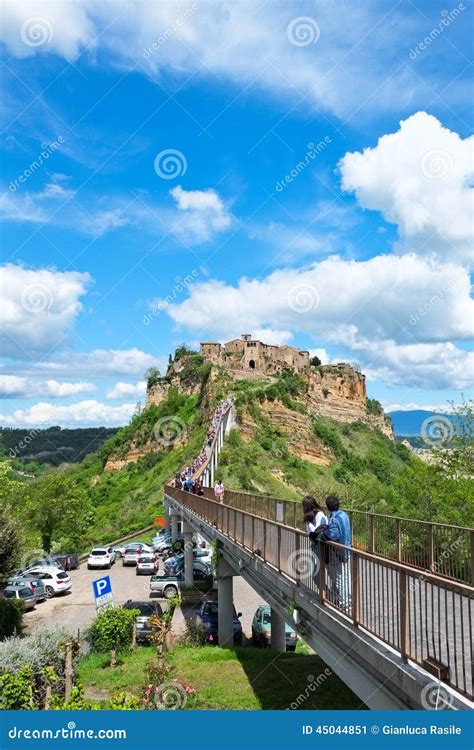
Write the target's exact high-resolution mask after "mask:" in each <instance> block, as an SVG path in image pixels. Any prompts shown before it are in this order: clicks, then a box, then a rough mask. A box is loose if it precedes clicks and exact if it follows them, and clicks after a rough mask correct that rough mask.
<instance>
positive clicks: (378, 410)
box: [367, 398, 383, 416]
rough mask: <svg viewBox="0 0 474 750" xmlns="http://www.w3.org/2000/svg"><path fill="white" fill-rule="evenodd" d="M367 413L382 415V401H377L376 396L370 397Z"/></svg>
mask: <svg viewBox="0 0 474 750" xmlns="http://www.w3.org/2000/svg"><path fill="white" fill-rule="evenodd" d="M367 414H373V415H375V416H380V415H381V414H383V407H382V404H381V403H380V401H377V399H376V398H368V399H367Z"/></svg>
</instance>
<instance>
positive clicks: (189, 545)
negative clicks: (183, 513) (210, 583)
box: [183, 521, 194, 586]
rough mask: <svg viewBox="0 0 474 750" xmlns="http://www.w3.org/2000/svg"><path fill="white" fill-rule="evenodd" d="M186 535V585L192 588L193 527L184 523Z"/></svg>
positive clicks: (184, 533)
mask: <svg viewBox="0 0 474 750" xmlns="http://www.w3.org/2000/svg"><path fill="white" fill-rule="evenodd" d="M183 535H184V585H185V586H192V585H193V582H194V571H193V559H194V555H193V527H192V526H191V525H190V524H189V523H187V522H186V521H183Z"/></svg>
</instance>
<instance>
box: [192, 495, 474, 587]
mask: <svg viewBox="0 0 474 750" xmlns="http://www.w3.org/2000/svg"><path fill="white" fill-rule="evenodd" d="M204 494H205V496H206V497H209V498H212V497H213V494H211V492H210V491H209V489H207V488H204ZM224 503H225V504H226V505H228V506H229V507H234V508H236V509H238V510H242V511H244V510H247V509H250V511H251V512H252V513H253V514H254V515H256V516H258V517H259V518H266V519H267V520H273V521H276V522H278V520H277V518H278V516H277V512H278V511H280V516H281V517H282V518H283V519H284V524H285V526H290V527H292V528H295V529H299V530H302V529H304V519H303V513H302V509H301V506H300V505H298V504H297V503H296V502H295V501H293V500H279V499H277V498H272V497H267V496H264V495H250V494H247V493H243V492H234V491H232V490H226V492H225V496H224ZM243 506H245V507H243ZM347 512H348V514H349V516H350V518H351V531H352V546H353V547H357V548H358V549H362V550H363V549H365V550H366V551H367V552H371V553H372V554H377V555H378V556H379V557H382V558H385V559H387V560H393V561H396V562H403V563H405V564H408V565H410V566H411V567H414V568H417V569H419V570H423V571H426V572H427V573H429V572H436V575H438V576H440V577H443V578H447V579H449V580H456V581H460V582H462V583H471V582H472V583H473V584H474V529H471V528H469V527H463V526H454V525H453V526H451V525H449V524H440V523H435V522H431V521H420V520H418V519H414V518H404V517H402V516H389V515H384V514H381V513H369V512H366V511H360V510H347ZM356 519H360V520H362V521H364V524H365V528H364V527H363V528H362V529H361V528H360V524H359V523H358V521H356ZM364 524H363V526H364Z"/></svg>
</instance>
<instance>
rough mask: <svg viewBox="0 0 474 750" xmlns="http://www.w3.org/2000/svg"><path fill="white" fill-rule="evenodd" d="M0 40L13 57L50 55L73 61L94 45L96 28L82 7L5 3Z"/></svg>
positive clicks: (44, 1)
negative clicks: (88, 46) (0, 37)
mask: <svg viewBox="0 0 474 750" xmlns="http://www.w3.org/2000/svg"><path fill="white" fill-rule="evenodd" d="M2 27H3V29H2V40H3V41H4V42H5V43H6V44H7V46H8V49H9V51H10V53H11V54H13V55H15V56H16V57H32V56H33V55H35V54H38V53H46V52H53V53H55V54H57V55H61V56H62V57H65V58H66V59H67V60H75V59H76V58H77V56H78V55H79V53H80V51H81V49H83V48H84V47H85V46H87V45H90V46H92V47H93V46H94V42H95V28H94V24H93V23H92V21H91V20H90V18H88V14H87V12H86V9H85V7H84V6H82V5H80V4H78V3H75V2H74V3H72V2H67V1H66V2H58V1H57V0H4V2H3V3H2Z"/></svg>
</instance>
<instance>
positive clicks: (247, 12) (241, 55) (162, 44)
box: [2, 0, 462, 116]
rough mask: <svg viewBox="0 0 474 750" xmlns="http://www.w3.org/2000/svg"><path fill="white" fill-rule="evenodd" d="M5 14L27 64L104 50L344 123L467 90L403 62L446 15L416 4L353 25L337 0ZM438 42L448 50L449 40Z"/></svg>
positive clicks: (17, 6)
mask: <svg viewBox="0 0 474 750" xmlns="http://www.w3.org/2000/svg"><path fill="white" fill-rule="evenodd" d="M3 6H4V11H3V12H4V24H3V37H2V38H3V40H4V41H5V43H6V45H7V48H8V50H9V52H10V53H12V54H14V55H16V56H18V57H25V56H30V55H32V54H34V53H38V54H42V53H45V52H51V53H54V54H57V55H62V56H64V57H66V59H69V60H73V59H75V58H76V56H77V54H78V52H79V51H80V50H81V49H83V48H84V46H85V45H90V46H91V48H92V49H93V50H94V48H95V46H96V45H97V47H100V52H101V59H102V60H105V61H107V62H108V63H109V64H111V65H114V66H116V67H118V68H120V69H131V68H133V70H134V71H135V72H136V71H141V72H143V74H144V75H150V76H153V78H154V79H158V80H159V79H160V77H161V76H162V74H163V71H168V72H171V73H172V74H173V75H174V76H180V77H181V76H183V77H186V78H187V77H189V76H190V75H192V76H193V77H196V76H201V77H204V76H211V80H212V81H213V83H214V85H215V81H216V79H217V80H222V81H224V82H231V83H232V84H234V85H235V86H236V88H237V90H242V89H243V88H244V87H248V88H249V89H252V88H254V89H256V90H257V92H259V91H261V90H264V91H266V92H269V93H270V94H271V95H276V96H278V97H283V98H285V99H286V98H289V97H291V98H292V99H295V100H298V101H300V100H301V98H302V96H304V97H306V98H307V102H308V103H314V104H316V105H317V106H318V108H321V107H322V108H324V109H326V110H330V111H333V112H335V113H336V114H338V115H344V116H346V115H347V116H350V115H352V114H353V113H354V111H355V112H356V113H362V112H364V110H367V109H369V110H373V109H374V108H376V109H377V111H378V112H380V111H381V110H384V109H390V110H392V109H394V108H395V107H397V108H399V107H401V106H410V105H411V104H412V101H413V99H415V98H416V99H417V100H418V101H420V100H424V101H425V102H427V103H428V102H429V101H431V100H432V96H433V94H432V91H433V90H434V89H436V88H437V89H438V90H441V91H443V94H444V96H449V97H450V102H451V104H452V100H453V97H456V95H457V92H458V87H456V85H454V84H453V82H452V80H451V79H452V75H451V76H449V70H446V71H445V70H444V69H443V68H442V67H441V68H440V67H439V66H438V67H436V72H435V73H434V72H433V73H431V72H430V71H429V70H427V71H425V72H424V78H423V80H422V79H420V77H419V76H417V75H414V74H412V73H411V71H410V66H409V64H407V65H404V66H403V65H400V57H406V59H407V63H408V62H409V60H408V52H409V50H410V47H414V46H416V44H417V43H418V42H419V41H420V40H421V39H423V38H424V37H425V36H426V33H427V30H429V28H430V24H432V25H433V26H434V25H437V23H438V22H439V20H440V16H439V13H438V12H436V11H434V12H433V13H432V14H430V15H431V16H432V18H430V19H427V17H426V14H425V15H421V14H418V13H417V12H416V9H413V10H412V9H411V8H409V9H408V11H407V9H406V6H400V7H397V6H396V5H394V6H393V7H391V8H389V9H388V11H387V12H385V10H384V9H380V4H377V3H373V2H366V3H363V4H359V5H355V4H352V5H351V9H350V12H351V22H350V24H348V23H347V5H346V4H345V3H343V2H340V3H336V2H330V3H329V2H327V0H312V2H303V3H301V2H298V3H296V2H287V3H263V4H260V5H258V4H250V3H247V2H244V3H230V2H222V3H199V2H196V3H195V4H193V3H192V2H190V0H175V2H172V3H171V2H148V3H133V4H131V3H129V2H127V1H126V0H116V1H115V2H103V0H86V1H85V2H82V3H80V4H78V3H76V2H72V0H61V1H60V2H59V0H56V2H54V0H35V2H26V1H25V0H4V2H3ZM194 6H196V9H195V10H194V11H193V8H194ZM38 16H39V17H42V18H43V19H45V20H46V24H44V25H47V24H49V27H50V29H51V32H52V33H49V34H47V35H46V39H47V43H46V44H43V45H38V46H29V45H27V44H25V43H24V42H23V41H22V39H21V35H20V29H21V24H22V23H23V22H24V21H25V20H26V19H28V18H30V17H38ZM301 16H308V17H310V27H311V28H310V34H311V33H312V36H310V38H309V42H310V43H309V44H308V45H307V46H304V47H301V46H296V45H295V44H292V43H291V42H290V41H289V38H288V25H289V24H290V22H291V21H292V20H293V19H295V17H296V18H297V17H301ZM457 23H462V20H461V21H459V20H458V21H457ZM47 31H49V29H47ZM447 33H448V32H446V34H447ZM96 34H97V37H96ZM374 34H376V36H377V40H376V43H374ZM163 40H164V41H163ZM436 43H437V45H438V48H439V49H444V43H443V41H442V40H437V42H436ZM404 50H405V52H406V54H405V55H404ZM435 74H436V78H435V77H434V76H435ZM443 83H445V84H446V85H443ZM448 83H451V86H450V87H449V88H448V86H447V84H448ZM458 95H459V94H458Z"/></svg>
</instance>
